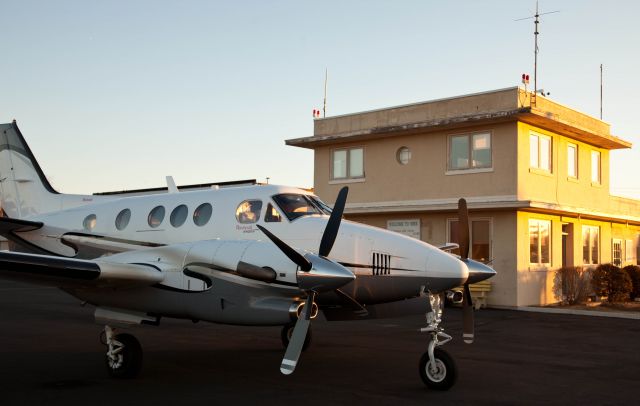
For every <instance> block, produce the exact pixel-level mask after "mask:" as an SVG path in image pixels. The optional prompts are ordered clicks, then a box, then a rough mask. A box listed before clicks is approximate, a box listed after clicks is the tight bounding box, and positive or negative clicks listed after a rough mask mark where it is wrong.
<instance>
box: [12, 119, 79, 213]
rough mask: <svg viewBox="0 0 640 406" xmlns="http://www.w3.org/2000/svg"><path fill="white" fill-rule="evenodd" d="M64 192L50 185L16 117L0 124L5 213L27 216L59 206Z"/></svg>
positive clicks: (58, 207) (57, 208)
mask: <svg viewBox="0 0 640 406" xmlns="http://www.w3.org/2000/svg"><path fill="white" fill-rule="evenodd" d="M65 196H68V195H62V194H60V193H58V192H57V191H56V190H55V189H53V187H51V184H50V183H49V181H48V180H47V178H46V177H45V176H44V173H43V172H42V169H41V168H40V165H38V161H36V158H35V157H34V156H33V153H32V152H31V149H29V146H28V145H27V143H26V141H25V140H24V137H23V136H22V134H21V133H20V130H19V129H18V125H17V124H16V122H15V120H14V121H13V122H12V123H8V124H0V202H1V204H2V209H3V210H4V212H5V213H6V215H7V216H9V217H13V218H25V217H31V216H34V215H37V214H40V213H46V212H50V211H55V210H60V209H62V206H63V205H64V204H63V201H64V200H65V199H64V197H65Z"/></svg>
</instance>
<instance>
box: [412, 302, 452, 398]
mask: <svg viewBox="0 0 640 406" xmlns="http://www.w3.org/2000/svg"><path fill="white" fill-rule="evenodd" d="M428 296H429V303H430V305H431V311H429V312H428V313H427V327H424V328H421V329H420V331H421V332H424V333H429V335H430V336H431V337H430V338H431V339H430V340H429V347H428V349H427V352H425V353H424V354H423V355H422V357H421V358H420V364H419V372H420V378H421V379H422V382H424V384H425V385H427V386H428V387H429V388H431V389H436V390H447V389H449V388H451V387H452V386H453V384H455V382H456V379H457V377H458V371H457V368H456V364H455V363H454V362H453V358H452V357H451V356H450V355H449V354H448V353H447V352H446V351H445V350H443V349H441V348H437V347H440V346H441V345H444V344H446V343H448V342H449V341H451V339H452V337H451V336H450V335H449V334H446V333H445V332H444V329H443V328H441V327H439V325H440V322H441V321H442V308H443V305H444V302H443V300H442V298H441V296H440V295H439V294H432V293H429V294H428Z"/></svg>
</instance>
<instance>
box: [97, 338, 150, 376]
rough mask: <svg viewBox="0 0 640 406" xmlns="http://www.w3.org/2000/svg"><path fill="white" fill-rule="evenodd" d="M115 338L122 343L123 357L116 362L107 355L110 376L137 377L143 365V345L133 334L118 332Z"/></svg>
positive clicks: (121, 353)
mask: <svg viewBox="0 0 640 406" xmlns="http://www.w3.org/2000/svg"><path fill="white" fill-rule="evenodd" d="M115 340H116V341H119V342H120V343H122V346H123V348H122V351H121V352H120V355H121V357H119V359H118V360H117V361H116V362H114V361H112V360H111V359H110V358H109V356H105V358H106V359H105V361H106V365H107V371H108V372H109V376H111V377H112V378H118V379H131V378H135V377H136V376H137V375H138V373H139V372H140V368H141V367H142V347H141V346H140V342H139V341H138V339H137V338H135V337H134V336H132V335H131V334H118V335H116V336H115Z"/></svg>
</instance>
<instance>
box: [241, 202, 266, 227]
mask: <svg viewBox="0 0 640 406" xmlns="http://www.w3.org/2000/svg"><path fill="white" fill-rule="evenodd" d="M260 210H262V200H245V201H243V202H242V203H240V204H239V205H238V208H237V209H236V219H237V220H238V222H239V223H242V224H252V223H255V222H257V221H258V220H260Z"/></svg>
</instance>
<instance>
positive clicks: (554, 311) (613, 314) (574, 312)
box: [514, 306, 640, 320]
mask: <svg viewBox="0 0 640 406" xmlns="http://www.w3.org/2000/svg"><path fill="white" fill-rule="evenodd" d="M514 310H520V311H523V312H533V313H552V314H570V315H577V316H596V317H611V318H617V319H631V320H640V313H633V312H628V313H627V312H600V311H597V310H576V309H549V308H545V307H531V306H523V307H517V308H515V309H514Z"/></svg>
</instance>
